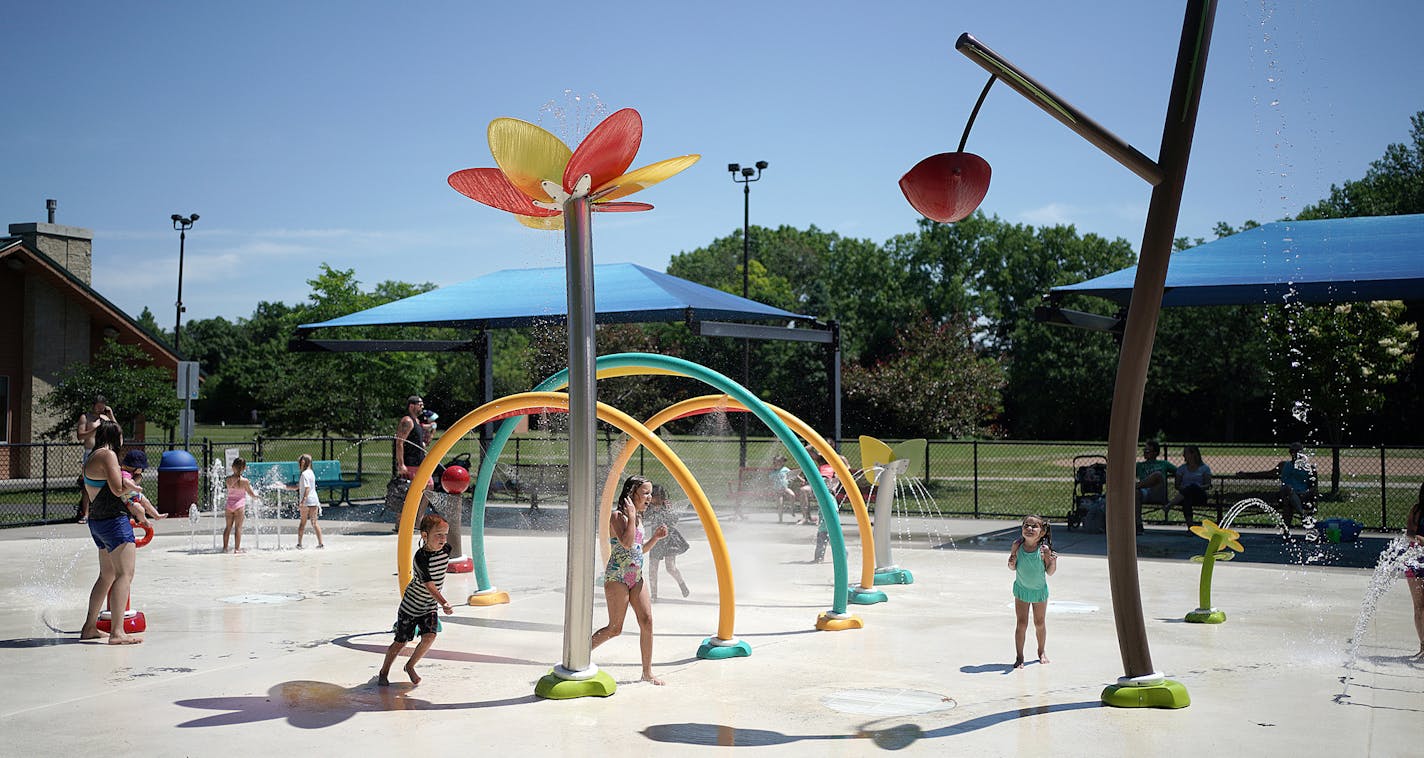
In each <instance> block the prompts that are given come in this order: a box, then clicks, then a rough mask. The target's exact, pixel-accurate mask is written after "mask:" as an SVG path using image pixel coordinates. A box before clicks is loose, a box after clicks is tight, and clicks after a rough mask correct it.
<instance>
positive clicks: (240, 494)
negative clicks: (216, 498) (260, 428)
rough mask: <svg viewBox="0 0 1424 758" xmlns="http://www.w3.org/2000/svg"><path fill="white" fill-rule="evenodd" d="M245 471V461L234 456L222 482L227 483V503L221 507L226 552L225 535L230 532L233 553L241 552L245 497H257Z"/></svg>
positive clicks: (224, 541) (245, 509) (245, 508)
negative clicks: (228, 472)
mask: <svg viewBox="0 0 1424 758" xmlns="http://www.w3.org/2000/svg"><path fill="white" fill-rule="evenodd" d="M245 471H247V461H244V460H243V459H241V458H234V459H232V473H231V474H229V475H228V477H227V478H226V479H224V480H223V483H224V484H225V485H227V504H226V506H225V507H224V509H223V510H224V518H226V519H227V522H226V524H225V525H224V526H223V548H222V551H223V552H224V553H226V552H227V536H228V535H229V534H232V535H233V538H234V539H233V543H232V552H233V554H234V555H235V554H237V553H240V552H242V521H243V519H244V518H245V517H246V515H247V498H249V497H250V498H252V499H253V500H256V499H257V493H256V492H253V491H252V482H250V481H248V479H247V477H245V476H243V475H242V474H243V472H245Z"/></svg>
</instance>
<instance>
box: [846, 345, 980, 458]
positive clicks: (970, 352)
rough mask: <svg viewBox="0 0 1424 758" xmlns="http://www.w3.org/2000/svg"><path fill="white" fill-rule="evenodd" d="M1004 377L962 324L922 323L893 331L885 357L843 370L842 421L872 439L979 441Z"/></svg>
mask: <svg viewBox="0 0 1424 758" xmlns="http://www.w3.org/2000/svg"><path fill="white" fill-rule="evenodd" d="M1003 378H1004V374H1003V369H1002V367H1001V366H1000V365H999V363H998V361H997V360H996V359H994V358H992V357H984V356H981V355H979V354H978V353H977V352H976V350H975V347H974V345H973V338H972V333H971V329H970V327H969V324H968V322H967V321H965V320H963V319H957V320H952V321H949V322H940V321H938V320H937V319H932V318H929V317H921V318H919V319H916V320H915V321H914V322H912V323H910V324H908V325H907V326H906V327H905V328H904V329H902V330H900V332H899V334H898V335H897V336H896V340H895V352H894V354H893V355H892V356H891V357H889V358H887V359H885V360H883V361H881V362H879V363H877V364H875V365H873V366H869V367H862V366H849V367H847V368H846V371H845V402H846V416H847V418H848V420H851V421H853V422H854V423H855V424H856V427H857V428H860V429H865V430H870V433H872V434H892V433H893V435H894V436H921V435H923V436H927V437H966V436H972V435H977V434H982V433H984V432H986V431H987V430H988V426H989V424H990V423H991V422H992V421H993V420H994V419H995V418H996V417H997V416H998V413H999V410H1000V407H999V390H1000V387H1001V386H1002V384H1003Z"/></svg>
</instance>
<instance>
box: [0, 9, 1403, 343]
mask: <svg viewBox="0 0 1424 758" xmlns="http://www.w3.org/2000/svg"><path fill="white" fill-rule="evenodd" d="M1181 17H1182V7H1181V6H1180V5H1179V4H1178V3H1173V2H1164V1H1162V0H1154V1H1153V2H1141V0H1102V1H1101V2H1098V3H1094V4H1086V5H1085V4H1081V3H1062V2H1015V3H1009V2H1004V3H984V2H976V3H964V2H951V1H950V0H925V1H920V0H913V1H906V2H885V3H866V2H836V1H831V2H826V1H821V2H809V1H802V0H794V1H787V2H773V1H771V0H760V1H759V2H744V1H743V0H725V1H724V2H720V3H668V2H641V1H630V0H625V1H623V2H618V3H587V2H585V3H564V2H544V3H487V2H479V1H478V0H464V1H461V2H455V1H448V2H422V1H420V0H415V1H413V2H409V3H391V2H341V3H337V2H327V3H317V2H305V3H303V2H266V1H265V0H259V1H257V2H248V3H221V4H218V3H191V2H186V3H161V2H148V3H111V2H65V1H63V0H56V2H51V3H23V4H19V3H12V4H10V6H9V7H7V9H6V10H5V11H4V14H3V22H4V27H5V29H6V64H5V66H4V67H0V84H3V91H4V92H5V93H6V96H7V97H6V108H5V111H6V113H5V117H4V119H3V124H0V166H3V174H0V175H2V176H3V179H4V181H3V182H0V216H3V218H0V221H3V222H5V223H16V222H29V221H42V220H43V219H44V200H45V198H56V199H58V201H59V215H58V219H57V220H58V221H59V223H64V224H69V225H73V226H81V227H86V228H90V229H93V230H94V232H95V241H94V272H95V286H96V288H97V289H98V290H99V291H100V292H101V293H103V294H104V295H105V296H106V297H108V298H109V299H110V300H112V301H114V302H115V303H117V304H118V305H119V306H120V307H122V308H124V309H125V310H127V311H129V312H130V313H132V314H137V313H138V312H139V311H140V310H142V308H143V307H144V306H148V307H150V308H152V309H153V311H154V313H155V314H156V316H157V317H158V319H159V322H160V323H162V324H164V325H165V326H170V325H171V322H172V319H173V301H174V296H175V291H176V287H177V258H178V250H177V248H178V240H177V236H178V235H177V232H174V231H173V230H172V224H171V222H170V221H169V216H170V215H171V214H173V213H183V214H187V213H190V212H197V213H199V214H201V219H200V220H199V222H198V224H197V225H196V226H195V227H194V228H193V230H192V231H191V232H190V233H189V236H188V244H187V255H186V262H185V268H184V281H183V288H184V291H183V299H184V302H185V304H186V305H187V307H188V312H187V314H186V316H185V320H187V319H193V318H206V317H211V316H218V315H221V316H227V317H229V318H235V317H245V316H247V315H249V314H251V312H252V309H253V307H254V306H255V305H256V303H257V302H258V301H259V300H282V301H286V302H289V303H295V302H297V301H300V300H302V299H304V298H305V297H306V295H307V293H308V287H307V285H306V280H307V279H310V278H312V277H313V276H314V275H315V274H316V273H317V270H318V266H319V265H320V264H321V263H323V262H325V263H329V264H331V265H333V266H336V267H340V268H350V269H355V271H356V273H357V276H358V278H360V279H361V280H362V282H363V283H365V284H366V285H367V286H369V285H373V284H375V283H376V282H379V281H382V280H386V279H400V280H406V281H431V282H435V283H436V284H449V283H453V282H457V281H462V280H464V279H468V278H471V277H474V276H479V275H481V274H484V273H488V272H490V271H495V270H499V269H504V268H516V267H528V266H554V265H562V262H563V247H562V237H561V235H559V234H556V233H550V232H536V231H533V230H529V229H525V228H524V227H522V226H520V225H518V224H517V223H516V222H515V221H514V220H513V218H511V217H510V216H508V215H507V214H504V213H502V212H499V211H496V210H493V209H490V208H486V207H484V206H481V205H478V204H475V203H473V202H471V201H469V200H467V199H465V198H463V197H461V196H460V195H458V194H456V193H455V192H454V191H452V190H451V189H450V188H449V187H448V186H447V185H446V182H445V179H446V177H447V176H448V175H449V174H450V173H451V172H452V171H456V170H458V169H462V168H469V167H475V166H492V165H493V160H492V158H491V157H490V154H489V148H488V145H487V143H486V142H485V128H486V126H487V125H488V123H489V121H490V120H491V119H493V118H496V117H500V116H512V117H516V118H522V119H525V120H529V121H534V122H535V123H539V124H541V125H542V126H544V127H545V128H548V129H549V130H550V131H553V132H554V133H556V134H559V135H560V136H563V137H564V138H565V139H566V141H569V142H570V143H573V144H576V143H577V140H578V138H579V137H580V136H582V133H583V132H586V131H587V129H588V128H590V127H591V125H592V123H594V122H595V121H596V119H597V115H598V113H599V112H600V111H599V108H602V111H601V112H602V113H607V112H612V111H613V110H616V109H618V108H623V107H634V108H637V109H638V110H639V111H641V112H642V114H643V119H644V127H645V136H644V141H643V147H642V150H641V152H640V153H639V157H638V159H637V161H635V166H637V165H643V164H645V163H651V162H653V161H655V160H659V159H662V158H666V157H671V156H674V155H681V154H684V153H701V154H702V156H703V159H702V161H701V162H700V163H699V164H698V165H696V166H694V167H693V168H692V169H690V170H688V171H687V172H685V173H683V174H681V175H679V176H677V177H675V178H673V179H671V180H669V181H667V182H665V183H663V184H661V185H658V186H656V187H654V188H651V189H648V190H645V191H644V192H642V193H640V194H639V195H638V196H637V197H635V198H634V199H636V200H643V201H647V202H651V203H653V204H654V205H655V206H657V208H656V210H654V211H651V212H649V213H639V214H601V215H599V216H597V217H595V219H596V220H595V228H594V255H595V260H596V261H597V262H618V261H631V262H634V263H639V264H642V265H646V266H649V267H652V268H657V269H659V270H661V269H663V268H664V267H665V266H666V265H667V261H668V259H669V257H670V256H672V255H674V254H676V253H678V252H680V251H685V250H691V249H694V248H697V247H700V246H703V245H705V244H707V243H708V242H710V241H711V240H712V239H714V238H716V237H719V236H724V235H727V234H730V233H732V232H733V231H735V230H737V229H740V227H741V221H742V193H741V188H740V187H739V186H736V185H733V184H732V182H731V180H730V178H729V176H728V174H727V171H726V164H727V163H730V162H738V163H742V164H749V163H752V162H754V161H757V160H766V161H769V162H770V164H771V166H770V168H769V169H768V170H767V172H766V173H765V176H764V178H763V179H762V180H761V181H760V182H758V183H756V184H754V185H753V187H752V197H751V217H752V222H753V223H754V224H759V225H766V226H777V225H781V224H789V225H792V226H796V227H801V228H804V227H807V226H809V225H812V224H814V225H816V226H818V227H820V228H822V229H827V230H833V231H836V232H839V233H841V234H842V235H845V236H851V237H859V238H867V239H871V240H874V241H877V242H883V241H885V240H886V239H888V238H890V237H892V236H894V235H896V234H902V233H906V232H910V231H912V230H913V229H914V222H915V213H914V212H913V210H911V209H910V207H909V205H908V204H907V203H906V202H905V200H904V198H903V197H902V196H901V194H900V192H899V189H898V187H897V186H896V182H897V180H898V179H899V177H900V176H901V174H903V173H904V172H905V171H906V170H908V169H909V168H910V167H911V166H912V165H914V164H915V162H917V161H918V160H920V159H921V158H923V157H925V156H928V155H931V154H933V153H938V152H945V151H951V150H953V149H954V148H955V146H956V145H957V144H958V140H959V136H960V132H961V131H962V129H963V127H964V122H965V119H966V118H967V117H968V114H969V111H970V109H971V108H972V106H973V104H974V99H975V97H976V96H977V95H978V93H979V90H980V88H981V87H982V86H983V84H984V81H985V79H986V78H987V76H986V75H985V74H984V73H983V71H982V70H981V69H980V68H979V67H978V66H976V65H974V64H973V63H971V62H970V61H969V60H968V59H967V58H965V57H963V56H961V55H960V54H958V53H956V52H954V49H953V45H954V40H955V38H956V37H957V36H958V35H959V34H960V32H964V31H968V32H971V33H973V34H975V36H977V37H978V38H979V39H980V40H981V41H982V42H983V43H985V44H987V45H989V46H990V47H992V48H994V49H996V50H997V51H998V52H999V53H1001V54H1002V55H1004V56H1005V57H1006V58H1008V59H1009V60H1010V61H1013V62H1014V63H1016V64H1018V65H1019V66H1020V67H1022V68H1023V69H1024V70H1026V71H1027V72H1029V73H1030V74H1032V75H1033V76H1035V77H1036V78H1038V79H1039V80H1040V81H1041V82H1043V83H1044V84H1045V85H1047V86H1048V87H1050V88H1052V89H1053V90H1054V91H1056V92H1057V93H1058V94H1059V95H1060V96H1062V97H1063V98H1064V99H1066V100H1068V101H1069V102H1071V103H1073V104H1074V105H1076V106H1077V107H1079V108H1080V109H1081V110H1082V111H1084V112H1085V113H1086V114H1087V115H1089V116H1090V117H1092V118H1093V119H1094V120H1096V121H1097V122H1098V123H1100V124H1102V125H1103V126H1105V127H1107V128H1108V129H1110V130H1111V131H1113V132H1115V133H1116V134H1117V135H1118V136H1120V137H1122V138H1123V139H1125V140H1126V141H1128V142H1130V143H1132V144H1133V145H1135V146H1136V147H1138V149H1139V150H1141V151H1142V152H1143V153H1145V154H1147V155H1149V156H1155V155H1156V154H1157V149H1158V142H1159V140H1160V134H1161V128H1162V118H1163V113H1164V112H1165V107H1166V90H1167V87H1168V85H1169V83H1170V80H1171V76H1172V66H1173V61H1174V56H1175V51H1176V44H1177V37H1178V35H1179V33H1180V28H1181ZM1421 28H1424V5H1421V4H1419V3H1416V2H1404V1H1402V0H1401V1H1388V2H1387V1H1384V0H1378V1H1374V0H1364V1H1362V2H1358V3H1339V2H1325V1H1324V0H1307V1H1306V2H1291V3H1286V2H1269V1H1268V2H1260V1H1259V0H1249V1H1244V0H1223V2H1221V3H1220V5H1219V9H1218V14H1217V22H1216V32H1215V37H1214V41H1213V45H1212V51H1211V59H1210V62H1209V65H1208V70H1207V78H1206V83H1205V91H1204V95H1203V101H1202V108H1201V114H1200V118H1199V123H1198V127H1197V136H1196V142H1195V147H1194V150H1193V154H1192V163H1191V170H1190V174H1189V176H1188V180H1187V186H1186V195H1185V198H1184V202H1183V208H1182V214H1181V220H1180V223H1179V225H1178V234H1179V235H1188V236H1210V233H1211V228H1212V226H1213V224H1214V223H1215V222H1217V221H1227V222H1230V223H1232V224H1239V223H1240V222H1241V221H1244V220H1245V219H1248V218H1254V219H1258V220H1262V221H1266V220H1272V219H1275V218H1278V217H1281V216H1284V215H1287V214H1293V213H1295V212H1297V211H1298V210H1299V209H1300V207H1301V206H1303V205H1305V204H1308V203H1310V202H1314V201H1315V200H1318V199H1319V198H1321V197H1323V196H1324V195H1325V194H1326V193H1327V191H1328V189H1329V186H1330V184H1331V183H1332V182H1333V183H1340V182H1343V181H1346V180H1349V179H1354V178H1358V177H1359V176H1361V175H1362V174H1363V173H1364V171H1365V169H1366V168H1367V167H1368V164H1369V162H1370V161H1371V160H1373V159H1375V158H1378V157H1379V156H1380V155H1381V154H1382V152H1383V150H1384V148H1385V146H1386V145H1388V144H1389V143H1392V142H1402V141H1404V140H1405V138H1406V137H1407V135H1408V129H1409V117H1410V115H1411V114H1413V113H1414V112H1416V111H1418V110H1421V109H1424V76H1421V75H1420V74H1421V72H1424V53H1421V52H1420V46H1419V45H1418V44H1417V39H1415V37H1416V36H1417V32H1418V30H1419V29H1421ZM1410 50H1413V51H1414V52H1409V51H1410ZM575 98H577V99H575ZM560 114H562V116H563V117H562V118H561V117H560ZM967 149H968V150H969V151H971V152H975V153H977V154H979V155H982V156H983V157H985V158H986V159H987V160H988V161H989V163H990V164H991V165H992V167H993V172H994V176H993V182H992V185H991V187H990V190H989V194H988V197H987V198H986V199H985V201H984V204H983V208H984V209H985V210H986V211H987V212H989V213H993V214H997V215H998V216H1000V217H1001V218H1004V219H1006V220H1009V221H1014V222H1020V223H1030V224H1034V225H1042V224H1048V223H1072V224H1075V225H1076V226H1077V228H1078V230H1079V231H1080V232H1094V233H1097V234H1102V235H1104V236H1109V237H1118V236H1121V237H1124V238H1126V239H1128V240H1129V241H1131V242H1132V244H1133V245H1134V247H1135V246H1137V245H1138V244H1139V242H1140V237H1141V231H1142V223H1143V218H1144V214H1145V212H1146V206H1147V201H1148V197H1149V192H1150V188H1149V187H1148V186H1147V185H1146V184H1145V183H1143V182H1142V181H1141V180H1139V179H1138V178H1136V177H1135V176H1134V175H1133V174H1131V173H1130V172H1129V171H1128V170H1127V169H1125V168H1123V167H1121V166H1119V165H1118V164H1117V163H1115V162H1114V161H1112V160H1111V159H1109V158H1107V157H1106V156H1105V155H1103V154H1102V153H1100V152H1099V151H1098V150H1097V149H1096V148H1094V147H1092V146H1091V145H1089V144H1087V143H1086V142H1085V141H1083V140H1082V139H1081V138H1079V137H1078V136H1077V135H1074V134H1073V133H1071V132H1069V131H1068V130H1067V129H1065V128H1063V127H1062V126H1061V125H1059V124H1058V123H1057V122H1056V121H1053V120H1052V119H1050V118H1049V117H1048V116H1046V115H1045V114H1043V113H1042V112H1040V111H1038V110H1037V109H1036V108H1035V107H1033V106H1031V105H1029V104H1028V103H1027V101H1025V100H1024V99H1023V98H1021V97H1020V96H1019V95H1017V94H1015V93H1013V92H1012V91H1011V90H1009V89H1008V88H1006V87H1003V86H1002V85H996V86H995V88H994V90H993V91H992V92H991V94H990V96H989V99H988V100H987V102H986V103H985V105H984V108H983V110H982V112H981V113H980V115H979V119H978V121H977V123H976V125H975V128H974V132H973V134H972V135H971V137H970V140H969V144H968V147H967ZM531 296H532V295H531Z"/></svg>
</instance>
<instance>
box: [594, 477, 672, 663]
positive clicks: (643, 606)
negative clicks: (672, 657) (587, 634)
mask: <svg viewBox="0 0 1424 758" xmlns="http://www.w3.org/2000/svg"><path fill="white" fill-rule="evenodd" d="M652 499H653V483H652V482H650V481H648V480H647V479H644V478H643V477H641V476H630V477H628V480H627V481H625V482H623V490H622V491H621V492H619V493H618V510H616V511H614V512H613V515H611V516H609V517H608V533H609V534H610V535H611V536H610V537H609V538H608V541H609V542H610V543H611V544H612V546H613V550H612V553H611V554H610V555H609V556H608V567H607V568H605V569H604V571H603V596H604V598H605V600H606V601H607V605H608V625H607V626H605V627H603V628H602V629H599V630H598V631H596V632H594V633H593V641H592V644H591V645H590V649H593V648H596V647H598V646H599V645H602V644H603V643H605V642H607V641H608V640H610V639H613V638H614V637H617V636H618V635H620V634H622V633H623V619H624V617H625V616H627V615H628V606H629V605H631V606H633V615H634V616H636V617H637V619H638V646H639V648H640V650H641V651H642V654H643V681H645V682H652V683H653V684H662V683H663V682H662V680H661V679H658V678H657V677H654V676H653V601H652V599H651V598H650V597H649V595H648V587H647V585H646V584H645V583H644V582H643V551H644V549H651V548H652V547H653V545H656V544H657V542H658V540H660V539H662V538H663V537H666V536H667V527H666V526H659V527H658V528H657V529H655V530H654V531H653V536H652V539H650V540H648V541H647V543H644V542H643V521H642V513H643V511H645V510H647V509H648V503H650V502H652Z"/></svg>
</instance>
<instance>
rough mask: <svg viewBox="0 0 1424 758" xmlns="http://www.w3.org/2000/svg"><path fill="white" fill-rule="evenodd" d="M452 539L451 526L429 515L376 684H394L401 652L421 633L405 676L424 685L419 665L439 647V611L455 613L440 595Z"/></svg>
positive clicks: (412, 562)
mask: <svg viewBox="0 0 1424 758" xmlns="http://www.w3.org/2000/svg"><path fill="white" fill-rule="evenodd" d="M449 536H450V525H449V524H447V523H446V522H445V519H443V518H441V517H440V516H438V515H436V514H434V513H427V514H425V518H423V519H421V520H420V537H421V540H422V542H423V544H422V545H421V546H420V549H419V550H417V551H415V559H414V560H412V561H411V564H412V566H411V568H412V569H413V571H412V576H411V578H410V583H409V584H407V585H406V586H405V594H404V595H402V596H401V604H400V610H398V611H396V623H395V626H394V627H393V629H392V631H394V632H395V634H396V639H395V642H392V643H391V646H390V647H388V648H386V662H385V663H384V664H382V666H381V674H380V676H378V677H377V678H376V684H379V685H380V686H382V687H385V686H388V685H389V684H390V683H391V680H390V678H389V677H390V673H391V664H392V663H395V660H396V656H398V655H400V651H401V650H404V649H405V643H407V642H410V641H411V640H413V639H415V633H416V631H417V630H419V631H420V642H419V643H417V644H416V646H415V650H414V651H412V652H411V654H410V661H408V662H407V663H406V664H405V673H406V674H408V675H409V676H410V682H411V684H420V677H419V676H418V675H417V674H416V673H415V664H416V663H419V662H420V658H421V656H423V655H425V651H427V650H429V649H430V646H431V645H433V644H435V635H436V634H437V633H439V632H440V617H439V615H438V614H437V613H436V609H437V608H438V609H439V610H442V611H444V612H445V615H446V616H449V615H450V614H452V613H454V612H455V609H454V608H451V607H450V603H449V602H448V601H447V600H446V599H445V596H444V595H442V594H440V590H441V588H442V587H444V586H445V566H446V564H448V563H449V562H450V552H451V549H450V545H449V544H448V543H447V542H446V540H447V539H448V538H449Z"/></svg>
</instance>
